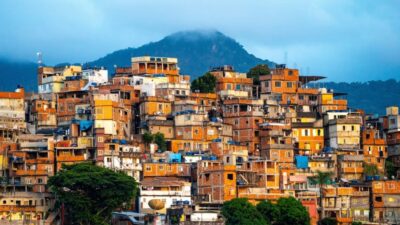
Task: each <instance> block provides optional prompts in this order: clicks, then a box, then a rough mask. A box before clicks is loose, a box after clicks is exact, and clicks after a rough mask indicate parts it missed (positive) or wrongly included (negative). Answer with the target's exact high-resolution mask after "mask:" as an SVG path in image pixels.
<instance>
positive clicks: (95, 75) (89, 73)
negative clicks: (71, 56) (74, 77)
mask: <svg viewBox="0 0 400 225" xmlns="http://www.w3.org/2000/svg"><path fill="white" fill-rule="evenodd" d="M82 78H83V79H85V80H88V83H91V84H93V83H94V84H95V85H99V84H104V83H107V82H108V70H105V69H85V70H82Z"/></svg>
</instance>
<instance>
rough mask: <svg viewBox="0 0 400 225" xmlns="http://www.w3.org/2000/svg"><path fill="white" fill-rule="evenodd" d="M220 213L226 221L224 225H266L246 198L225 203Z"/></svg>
mask: <svg viewBox="0 0 400 225" xmlns="http://www.w3.org/2000/svg"><path fill="white" fill-rule="evenodd" d="M221 212H222V215H223V216H224V217H225V219H226V223H225V224H226V225H264V224H266V221H265V220H264V219H263V217H262V215H261V213H260V212H258V211H257V209H256V207H255V206H253V205H252V204H251V203H249V202H248V201H247V199H246V198H235V199H232V200H230V201H227V202H225V203H224V205H223V206H222V211H221Z"/></svg>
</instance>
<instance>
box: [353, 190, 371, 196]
mask: <svg viewBox="0 0 400 225" xmlns="http://www.w3.org/2000/svg"><path fill="white" fill-rule="evenodd" d="M353 196H359V197H367V196H369V191H355V192H354V193H353Z"/></svg>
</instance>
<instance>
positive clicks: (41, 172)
mask: <svg viewBox="0 0 400 225" xmlns="http://www.w3.org/2000/svg"><path fill="white" fill-rule="evenodd" d="M15 175H16V176H47V175H48V172H47V170H17V171H15Z"/></svg>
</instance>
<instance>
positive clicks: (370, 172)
mask: <svg viewBox="0 0 400 225" xmlns="http://www.w3.org/2000/svg"><path fill="white" fill-rule="evenodd" d="M378 173H379V171H378V167H377V166H376V165H374V164H368V163H365V164H364V174H365V175H366V176H374V175H377V174H378Z"/></svg>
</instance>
